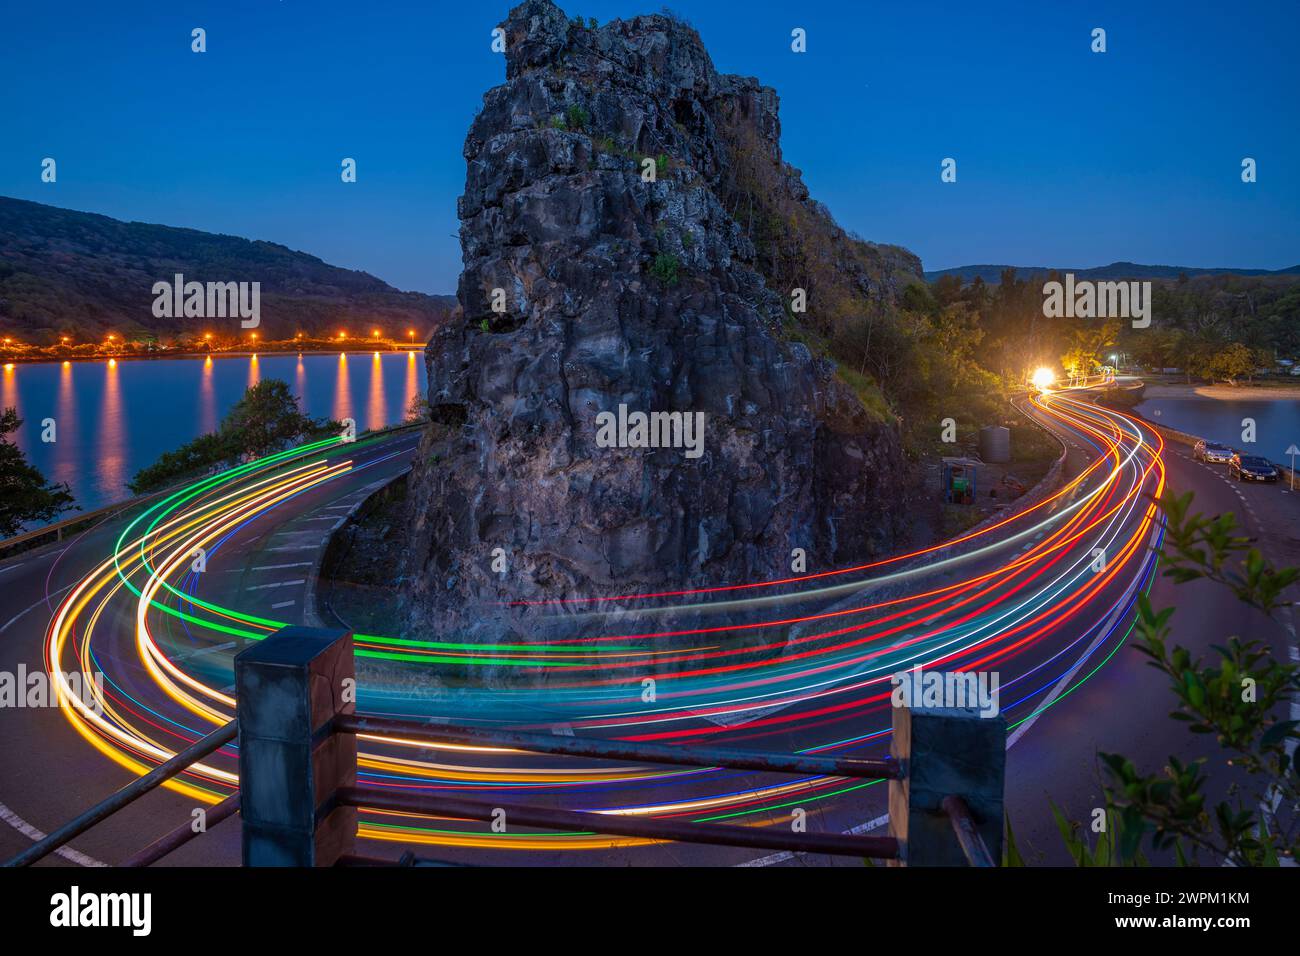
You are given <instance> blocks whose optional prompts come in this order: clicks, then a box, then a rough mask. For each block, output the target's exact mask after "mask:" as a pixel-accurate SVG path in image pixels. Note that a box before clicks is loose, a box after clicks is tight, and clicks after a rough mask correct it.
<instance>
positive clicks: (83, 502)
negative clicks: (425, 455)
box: [0, 352, 425, 511]
mask: <svg viewBox="0 0 1300 956" xmlns="http://www.w3.org/2000/svg"><path fill="white" fill-rule="evenodd" d="M270 378H278V379H281V380H283V381H285V382H287V383H288V384H289V387H290V389H291V390H292V391H293V393H294V394H295V395H297V396H298V398H299V401H300V403H301V405H302V408H303V411H305V412H306V413H307V414H308V415H312V416H315V417H322V418H334V419H343V418H352V419H355V420H356V423H357V430H358V431H361V430H363V429H367V428H382V427H383V426H385V425H392V424H396V423H398V422H400V421H401V420H402V419H403V418H404V417H405V413H406V407H407V405H408V404H409V402H410V401H411V399H412V398H413V397H414V396H415V395H417V394H423V393H424V390H425V371H424V355H423V353H422V352H377V353H370V352H350V353H345V354H340V353H334V354H331V355H302V356H299V355H294V354H292V353H276V354H269V355H261V356H250V355H238V356H226V357H222V356H215V357H210V358H198V357H194V358H178V359H119V360H116V361H106V362H67V363H63V364H59V363H49V364H33V365H14V366H12V367H9V368H5V369H4V370H3V371H0V408H7V407H15V408H17V409H18V414H19V416H20V417H21V418H22V419H23V425H22V427H21V428H20V429H18V431H17V433H16V434H15V435H13V436H10V437H11V438H12V439H13V440H14V441H16V443H17V444H18V446H19V447H20V448H21V449H22V450H23V451H24V452H25V453H26V455H27V460H28V461H30V462H31V463H32V464H33V465H35V466H36V467H37V468H39V469H40V470H41V471H42V472H43V473H44V474H45V476H46V477H47V478H49V479H50V480H52V481H66V482H67V483H68V484H69V485H70V486H71V487H72V493H73V494H74V495H75V496H76V499H77V504H79V505H80V506H81V507H82V509H84V510H87V511H89V510H90V509H92V508H97V507H100V506H101V505H106V504H110V503H112V502H114V501H119V500H121V499H123V498H126V497H129V495H130V492H128V491H127V489H126V482H127V481H128V480H129V479H130V478H131V477H132V476H133V475H134V474H135V473H136V472H137V471H139V470H140V469H141V468H143V467H144V466H145V465H148V464H151V463H152V462H153V461H154V460H155V459H157V457H158V456H159V455H160V454H162V453H163V452H165V451H170V450H171V449H173V448H176V447H177V446H179V445H182V444H184V443H185V442H187V441H189V440H190V439H192V438H195V437H196V436H198V435H201V434H203V433H205V432H210V431H214V430H215V429H216V427H217V425H218V424H219V423H220V421H221V418H222V416H224V415H225V413H226V412H227V411H228V410H229V409H230V407H231V406H232V405H233V404H234V403H235V402H237V401H238V400H239V398H240V397H241V396H242V395H243V394H244V389H246V388H248V386H250V385H254V384H256V383H257V382H259V381H261V380H263V379H270ZM46 418H53V419H54V420H55V422H56V423H57V441H55V442H52V443H46V442H42V441H41V421H42V419H46Z"/></svg>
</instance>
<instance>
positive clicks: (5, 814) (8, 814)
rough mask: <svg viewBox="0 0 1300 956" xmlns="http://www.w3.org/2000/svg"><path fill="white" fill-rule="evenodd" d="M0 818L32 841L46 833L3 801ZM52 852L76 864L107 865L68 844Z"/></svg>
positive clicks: (44, 835) (42, 837)
mask: <svg viewBox="0 0 1300 956" xmlns="http://www.w3.org/2000/svg"><path fill="white" fill-rule="evenodd" d="M0 820H3V821H4V822H5V823H7V824H9V825H10V826H11V827H13V828H14V829H15V830H17V831H18V832H19V833H21V834H22V835H23V836H25V837H28V838H29V839H31V841H32V842H33V843H39V842H40V841H41V840H44V839H45V837H46V834H44V833H42V832H41V831H40V830H38V829H36V827H34V826H32V825H31V824H30V823H28V822H27V821H26V820H24V819H23V818H22V817H20V816H19V815H18V814H16V813H14V812H13V811H12V810H10V809H9V808H8V807H6V806H5V805H4V804H3V803H0ZM54 853H55V855H57V856H61V857H63V858H64V859H65V860H70V861H71V862H73V863H76V864H77V865H78V866H105V867H106V866H108V864H107V863H101V862H99V860H96V859H95V858H94V857H93V856H86V854H84V853H82V852H81V851H79V850H74V849H73V848H72V847H70V846H61V847H59V848H58V849H57V850H55V851H54Z"/></svg>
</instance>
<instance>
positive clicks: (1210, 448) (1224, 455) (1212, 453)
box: [1192, 439, 1233, 465]
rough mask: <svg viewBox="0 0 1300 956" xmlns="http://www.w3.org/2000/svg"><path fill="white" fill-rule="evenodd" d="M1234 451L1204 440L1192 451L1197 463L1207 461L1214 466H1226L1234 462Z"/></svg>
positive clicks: (1225, 446)
mask: <svg viewBox="0 0 1300 956" xmlns="http://www.w3.org/2000/svg"><path fill="white" fill-rule="evenodd" d="M1232 454H1233V452H1232V449H1231V448H1229V447H1228V446H1227V445H1220V444H1219V443H1218V442H1213V441H1205V440H1204V439H1202V440H1201V441H1198V442H1197V443H1196V446H1195V448H1193V449H1192V457H1193V458H1195V459H1196V460H1197V461H1207V462H1209V463H1210V464H1212V465H1226V464H1227V463H1228V462H1230V461H1232Z"/></svg>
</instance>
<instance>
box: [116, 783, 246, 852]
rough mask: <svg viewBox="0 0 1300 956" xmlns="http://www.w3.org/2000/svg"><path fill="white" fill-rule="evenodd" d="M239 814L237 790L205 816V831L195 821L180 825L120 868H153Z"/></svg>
mask: <svg viewBox="0 0 1300 956" xmlns="http://www.w3.org/2000/svg"><path fill="white" fill-rule="evenodd" d="M238 812H239V791H238V790H236V791H235V792H234V793H232V794H231V795H230V796H228V797H226V799H224V800H222V801H221V802H220V803H218V804H217V805H216V806H214V807H213V808H212V809H211V810H208V811H207V813H206V815H205V820H204V829H203V830H197V831H196V830H195V829H194V821H192V820H190V821H187V822H185V823H182V824H180V825H179V826H178V827H176V828H175V829H174V830H172V831H171V832H170V833H166V834H164V835H163V836H161V837H159V838H158V839H157V840H154V841H153V843H150V844H149V845H148V846H147V847H145V848H144V849H143V850H138V851H136V852H135V853H133V854H131V855H130V856H129V857H127V858H126V859H125V860H123V861H122V862H121V863H119V864H118V866H120V867H137V866H153V865H154V864H155V863H157V862H158V861H159V860H161V859H162V858H163V857H165V856H166V855H167V854H169V853H171V852H173V851H174V850H179V849H180V848H181V847H183V846H184V845H185V844H187V843H189V842H190V841H191V840H193V839H194V838H195V837H196V836H198V835H199V834H200V833H206V832H207V830H209V829H211V828H212V827H215V826H216V825H217V824H218V823H220V822H221V821H222V820H225V819H226V818H227V817H233V816H234V815H235V814H236V813H238Z"/></svg>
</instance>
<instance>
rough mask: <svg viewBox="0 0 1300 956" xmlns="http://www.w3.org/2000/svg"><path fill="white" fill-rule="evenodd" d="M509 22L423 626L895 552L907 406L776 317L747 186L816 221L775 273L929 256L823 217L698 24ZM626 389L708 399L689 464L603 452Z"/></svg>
mask: <svg viewBox="0 0 1300 956" xmlns="http://www.w3.org/2000/svg"><path fill="white" fill-rule="evenodd" d="M502 26H503V28H504V30H505V36H506V44H507V46H506V54H505V56H506V76H507V82H506V83H505V84H504V85H502V86H499V87H496V88H495V89H493V90H491V91H489V92H488V93H487V94H486V95H485V97H484V105H483V109H482V111H481V112H480V113H479V115H478V117H477V118H476V119H475V121H474V123H473V126H472V127H471V129H470V131H469V135H468V136H467V138H466V140H465V149H464V153H465V159H466V161H467V163H468V173H467V176H466V185H465V194H464V196H463V197H462V198H461V200H460V207H459V213H460V218H461V245H462V249H463V253H464V265H465V268H464V272H463V273H462V275H461V279H460V286H459V290H458V295H459V300H460V305H461V310H462V311H461V314H459V315H458V316H456V317H455V318H454V319H453V320H452V321H450V322H448V323H446V324H445V325H443V326H442V327H441V328H440V329H439V330H438V331H437V333H436V334H435V336H434V337H433V339H432V340H431V341H430V343H429V347H428V350H427V353H426V361H427V364H428V370H429V404H430V408H431V411H432V418H433V425H432V428H431V432H430V434H429V435H428V437H427V438H426V440H425V442H424V445H423V446H422V449H421V453H420V457H419V460H418V462H417V464H416V467H415V470H414V472H413V474H412V477H411V485H410V487H411V493H410V502H411V511H410V514H409V524H410V532H409V533H410V535H411V540H410V544H411V547H410V549H409V564H408V567H407V569H406V573H405V574H404V587H405V589H406V596H407V599H408V605H409V611H410V614H411V616H412V619H413V623H414V624H415V625H416V626H417V627H420V626H428V627H430V628H433V629H436V630H437V631H438V632H439V633H453V632H454V633H461V634H466V633H469V634H475V635H478V636H480V637H481V638H482V639H489V638H494V637H499V636H502V635H503V634H507V633H509V632H511V631H515V632H518V633H525V632H526V633H530V634H535V633H537V630H536V627H537V623H536V619H537V618H538V617H539V616H540V615H539V613H538V612H537V609H536V608H532V609H527V608H525V609H521V608H514V609H506V608H505V607H504V604H503V602H509V601H525V602H527V601H542V600H555V599H573V598H583V597H591V596H598V595H601V596H609V595H620V594H629V593H638V592H646V591H662V590H671V589H678V588H683V587H700V586H711V585H717V584H734V583H742V582H748V581H754V580H760V579H764V578H771V577H783V576H787V575H788V574H789V573H790V568H791V552H792V550H793V549H795V548H802V549H805V550H806V552H807V555H808V570H810V571H812V570H817V569H824V568H828V567H831V566H837V565H842V564H844V563H845V562H850V561H857V560H861V559H864V558H867V557H869V556H871V555H873V554H875V553H878V552H879V551H880V550H881V549H882V548H884V547H886V546H888V545H890V544H891V543H892V542H893V540H894V537H895V534H896V530H897V522H898V521H899V519H900V517H901V511H902V508H901V506H900V501H901V497H902V488H903V484H904V473H905V471H906V468H905V465H904V462H903V456H902V452H901V447H900V440H899V436H898V430H897V426H896V423H894V422H893V421H892V420H889V419H888V417H887V416H882V415H880V414H878V413H872V412H870V411H868V410H867V409H866V408H865V407H864V406H863V404H862V402H861V401H860V400H859V398H858V397H857V395H856V394H855V393H854V391H853V390H852V389H851V388H849V387H848V386H847V385H845V384H844V383H843V382H842V381H841V380H840V379H839V378H838V377H837V375H836V370H835V366H834V363H832V362H830V361H829V360H826V359H822V358H816V357H814V355H813V354H812V353H811V352H810V351H809V349H808V348H807V347H806V346H805V345H803V344H802V343H800V342H798V341H795V340H794V339H792V337H791V336H790V335H789V334H788V333H789V330H790V329H791V328H792V323H793V319H794V318H795V317H794V316H792V315H787V312H786V307H787V305H788V303H789V298H788V297H789V295H790V292H791V289H790V288H786V287H784V286H782V285H779V284H773V282H777V283H779V282H780V276H775V275H774V276H772V277H770V278H772V279H773V282H769V277H768V276H765V274H764V271H763V268H764V261H763V258H762V254H761V253H760V250H759V248H757V247H756V243H755V240H754V239H753V238H752V235H753V230H752V229H750V228H748V227H742V225H741V223H740V221H738V217H740V214H739V213H737V212H736V211H735V210H736V207H737V205H738V204H739V203H740V202H741V200H742V198H743V197H744V195H745V190H746V189H752V188H755V186H757V185H760V184H761V188H762V189H763V191H764V195H762V196H760V197H758V202H759V209H760V212H763V213H764V214H765V215H767V216H769V218H771V217H772V216H773V215H774V213H775V212H777V211H783V212H789V210H790V209H793V208H794V207H796V206H797V207H798V209H799V210H801V211H802V212H801V213H799V216H804V217H807V220H806V222H803V228H804V231H805V232H807V233H810V234H809V235H804V236H801V237H800V238H798V239H797V240H796V239H791V240H790V241H789V242H784V241H783V242H782V243H777V244H769V249H770V250H774V251H772V252H770V254H769V259H768V261H767V263H766V266H767V269H768V271H769V272H772V273H776V272H778V271H779V269H781V268H786V267H788V264H789V263H790V262H792V261H794V258H792V257H795V258H797V256H798V255H799V254H800V252H799V250H800V249H801V248H802V249H805V251H807V249H808V248H811V247H809V245H808V244H809V243H812V242H815V243H816V249H817V251H818V253H819V254H822V253H825V254H827V255H830V256H831V257H832V261H831V268H832V270H833V271H834V272H835V277H834V278H833V279H832V280H831V281H837V282H847V283H851V284H854V285H855V286H856V287H857V288H858V289H859V291H860V292H861V293H863V294H868V295H870V296H873V297H876V298H877V299H879V300H880V301H882V302H883V301H887V300H889V299H890V297H891V296H892V295H893V294H894V292H896V291H897V290H898V288H899V286H900V285H902V284H905V280H906V277H907V276H908V275H911V274H919V272H920V263H919V261H916V260H915V257H913V256H911V255H910V254H909V253H906V252H904V251H902V250H894V251H892V252H890V251H888V250H887V249H885V250H881V249H880V248H879V247H874V246H870V244H866V243H862V242H860V241H858V240H853V239H851V238H849V237H848V236H846V235H845V234H844V233H843V232H842V231H841V230H839V228H838V227H837V226H835V225H834V223H833V222H832V221H831V220H830V217H829V215H828V214H826V213H825V211H824V210H823V209H821V207H819V206H818V205H817V204H816V203H814V202H813V201H812V200H810V199H809V198H808V194H807V189H806V188H804V187H803V185H802V182H801V181H800V178H799V173H798V171H797V170H794V169H792V168H791V167H790V166H788V165H787V164H785V163H784V162H783V161H782V159H781V153H780V147H779V129H780V127H779V123H778V121H777V98H776V94H775V93H774V92H773V91H772V90H770V89H767V88H764V87H761V86H759V85H758V83H757V81H755V80H752V79H745V78H739V77H732V76H723V75H719V74H718V73H717V72H716V71H715V70H714V68H713V65H712V63H711V62H710V60H709V57H708V54H707V53H706V51H705V49H704V47H703V44H702V43H701V41H700V38H699V36H698V34H696V33H695V31H694V30H692V29H691V28H690V27H688V26H686V25H685V24H682V23H681V22H679V21H676V20H674V19H672V18H669V17H665V16H647V17H637V18H635V19H632V20H628V21H614V22H612V23H609V24H607V25H605V26H603V27H600V28H598V29H594V28H588V27H586V26H583V25H581V24H579V23H577V22H573V21H570V20H568V19H567V18H566V17H565V15H564V14H563V12H561V11H560V9H559V8H558V7H556V6H555V5H554V4H553V3H550V2H549V0H528V2H525V3H523V4H521V5H520V6H518V7H517V8H516V9H515V10H513V11H512V12H511V14H510V16H509V18H508V19H507V20H506V21H505V23H504V24H502ZM646 160H649V162H648V163H647V162H646ZM649 169H653V170H654V174H655V175H654V180H653V181H646V178H645V174H648V170H649ZM751 180H754V181H755V182H754V183H752V184H751V182H750V181H751ZM753 199H754V197H753V195H752V194H750V201H749V203H748V206H747V209H746V212H747V214H749V215H750V216H751V217H752V214H753V205H754V203H753ZM796 218H797V217H796ZM799 224H800V223H795V225H799ZM812 232H816V234H815V235H811V233H812ZM836 255H838V256H839V257H840V258H841V259H842V260H843V261H835V259H834V257H835V256H836ZM813 302H814V304H813V305H812V306H810V313H812V312H814V311H815V298H814V300H813ZM494 306H495V308H494ZM620 405H625V406H626V407H627V410H628V411H629V412H635V411H641V412H646V413H652V412H681V413H687V414H689V413H695V412H702V413H703V415H704V443H703V449H702V454H700V456H699V457H688V456H687V455H686V454H685V450H684V449H681V448H657V449H656V448H630V447H602V446H601V445H600V444H599V443H598V441H597V425H598V423H597V416H598V414H600V413H602V412H617V411H618V408H619V406H620ZM498 548H499V549H501V551H500V552H497V554H498V556H499V557H501V558H504V561H505V563H506V568H507V570H506V571H505V572H504V573H499V572H497V571H494V569H493V553H494V550H495V549H498ZM552 610H553V609H552ZM553 617H554V615H553V614H548V618H553Z"/></svg>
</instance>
